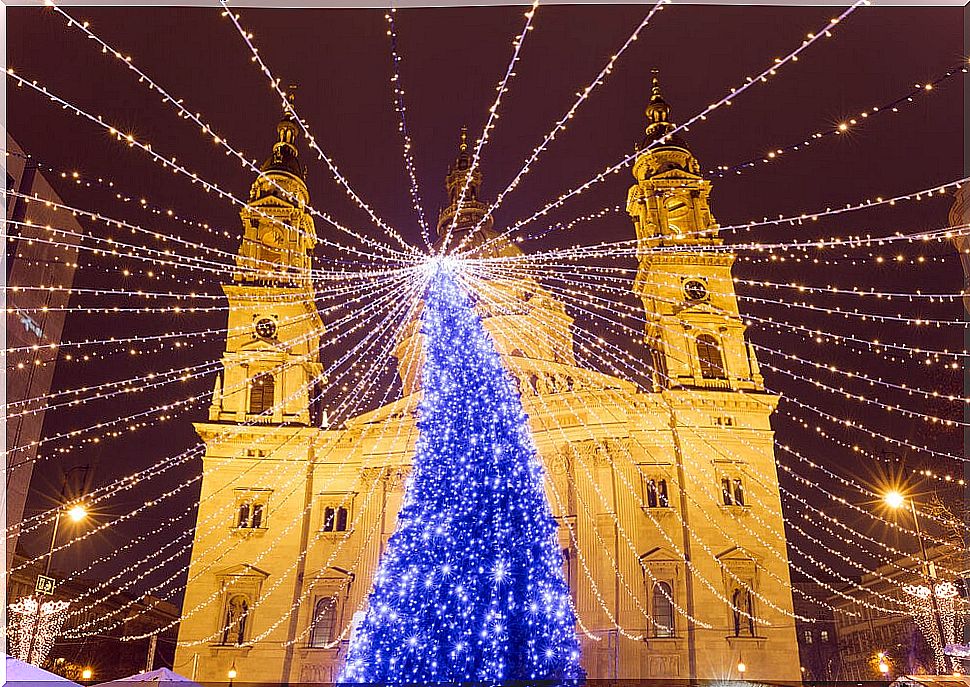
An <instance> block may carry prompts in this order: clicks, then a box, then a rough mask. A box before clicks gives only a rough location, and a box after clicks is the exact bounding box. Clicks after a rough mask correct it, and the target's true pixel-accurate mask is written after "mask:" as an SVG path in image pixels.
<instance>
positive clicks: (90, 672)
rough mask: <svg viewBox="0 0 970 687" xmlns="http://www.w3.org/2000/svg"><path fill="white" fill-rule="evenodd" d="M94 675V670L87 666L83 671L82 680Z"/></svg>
mask: <svg viewBox="0 0 970 687" xmlns="http://www.w3.org/2000/svg"><path fill="white" fill-rule="evenodd" d="M92 677H94V671H93V670H91V669H90V668H85V669H84V670H82V671H81V679H82V680H90V679H91V678H92Z"/></svg>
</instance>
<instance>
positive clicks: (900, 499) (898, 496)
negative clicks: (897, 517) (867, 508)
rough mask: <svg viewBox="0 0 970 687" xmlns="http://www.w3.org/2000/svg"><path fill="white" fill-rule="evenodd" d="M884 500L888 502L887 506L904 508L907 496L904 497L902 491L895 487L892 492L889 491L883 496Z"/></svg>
mask: <svg viewBox="0 0 970 687" xmlns="http://www.w3.org/2000/svg"><path fill="white" fill-rule="evenodd" d="M882 500H883V501H885V502H886V505H887V506H889V507H890V508H893V509H896V508H902V507H903V505H904V504H905V503H906V497H904V496H903V495H902V493H900V492H898V491H896V490H895V489H893V490H892V491H890V492H887V493H886V495H885V496H883V497H882Z"/></svg>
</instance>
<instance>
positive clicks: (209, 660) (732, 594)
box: [175, 85, 799, 682]
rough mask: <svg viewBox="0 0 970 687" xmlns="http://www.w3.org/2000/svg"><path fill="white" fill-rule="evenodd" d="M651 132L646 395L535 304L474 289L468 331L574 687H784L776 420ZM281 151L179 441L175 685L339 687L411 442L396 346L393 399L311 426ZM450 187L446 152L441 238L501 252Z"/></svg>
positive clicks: (283, 138)
mask: <svg viewBox="0 0 970 687" xmlns="http://www.w3.org/2000/svg"><path fill="white" fill-rule="evenodd" d="M647 117H648V127H647V140H646V142H645V144H650V146H651V147H650V149H649V150H646V145H644V148H643V149H644V152H642V153H641V154H640V155H639V156H638V158H637V160H636V163H635V165H634V167H633V173H634V176H635V184H634V185H633V187H632V188H631V189H630V193H629V196H628V210H629V213H630V215H631V217H632V218H633V223H634V227H635V230H636V236H637V239H638V242H639V250H638V253H639V272H638V277H637V279H636V286H635V288H636V292H637V294H638V295H639V296H640V298H641V299H642V301H643V305H644V308H645V310H646V313H647V319H648V321H649V325H648V330H647V332H646V336H647V338H648V340H649V341H650V342H651V347H652V350H653V356H652V358H653V359H652V361H651V362H650V363H648V364H650V365H651V367H652V369H653V384H652V385H651V386H650V388H639V387H638V386H637V385H636V384H634V383H633V382H631V381H627V380H624V379H620V378H617V377H614V376H609V375H606V374H602V373H600V372H596V371H593V370H589V369H585V368H583V367H582V366H580V365H579V364H577V360H576V358H575V355H574V348H573V346H574V341H573V338H574V335H573V331H572V329H571V325H572V319H571V317H570V316H569V314H568V313H567V310H566V307H565V305H564V304H563V303H562V302H560V301H559V300H557V299H556V297H555V296H554V295H553V294H552V293H551V292H550V291H548V290H547V289H544V288H543V287H542V286H541V285H540V284H539V283H537V282H535V281H528V280H523V281H493V282H489V283H488V284H486V285H485V286H484V293H483V295H484V297H483V298H482V300H481V302H480V306H479V307H480V309H481V314H482V316H483V318H484V323H485V326H486V327H487V328H488V330H489V331H490V332H491V333H492V334H493V336H494V339H495V342H496V345H497V347H498V349H499V351H500V353H501V354H502V356H503V358H504V360H505V361H506V363H507V365H508V367H509V370H510V371H511V372H512V373H513V374H514V375H515V376H516V378H517V379H518V380H519V388H520V391H521V396H522V402H523V405H524V407H525V410H526V412H527V413H528V415H529V418H530V423H531V426H532V430H533V435H534V439H535V443H536V445H537V447H538V449H539V452H540V454H541V457H542V459H543V461H544V464H545V466H546V469H547V475H548V480H547V491H548V495H549V499H550V503H551V505H552V509H553V512H554V513H555V515H556V516H557V520H558V521H559V523H560V532H559V537H560V541H561V545H562V549H563V562H564V566H565V570H566V574H567V576H568V579H569V583H570V586H571V588H572V590H573V595H574V599H575V603H576V606H577V610H578V615H579V617H580V618H581V620H582V623H583V624H584V626H585V628H586V629H587V630H588V631H589V634H591V635H593V636H595V637H597V638H598V641H594V640H593V639H590V638H589V636H588V635H587V634H586V633H584V632H581V634H580V636H581V637H582V638H583V649H584V657H583V662H584V665H585V667H586V670H587V672H588V675H589V677H590V678H612V677H618V678H667V679H670V678H688V677H690V676H692V675H694V676H697V677H701V678H721V677H730V676H734V677H737V666H738V663H739V662H741V661H743V663H744V664H745V665H746V666H747V672H746V676H747V677H749V678H753V679H758V678H772V679H797V678H798V677H799V664H798V647H797V644H796V639H795V629H794V619H793V617H792V615H793V613H792V596H791V589H790V582H789V574H788V560H787V554H786V543H785V536H784V523H783V518H782V511H781V503H780V497H779V489H778V483H777V476H776V473H775V463H774V455H773V434H772V431H771V427H770V424H769V418H770V416H771V413H772V411H773V410H774V408H775V404H776V402H777V398H776V397H775V396H772V395H770V394H768V393H766V392H765V391H764V386H763V383H762V378H761V375H760V373H759V371H758V365H757V361H756V359H755V355H754V352H753V350H752V349H751V347H750V346H749V345H748V344H747V343H746V341H745V338H744V331H745V327H744V324H743V322H742V320H741V317H740V316H739V313H738V306H737V301H736V298H735V295H734V288H733V284H732V280H731V266H732V263H733V255H732V254H731V253H730V252H728V251H726V250H722V249H720V246H721V242H720V239H719V238H718V235H717V231H718V230H717V225H716V223H715V220H714V218H713V216H712V215H711V211H710V207H709V205H708V194H709V193H710V190H711V184H710V182H708V181H706V180H704V179H703V178H702V177H701V175H700V172H699V169H700V167H699V164H698V162H697V160H696V159H695V158H694V156H693V154H692V153H691V152H690V150H689V149H688V147H687V146H686V144H685V143H684V142H683V141H682V140H681V139H680V138H678V137H676V136H672V135H671V131H672V130H673V128H674V126H673V124H671V123H670V122H669V108H668V107H667V105H666V103H665V102H664V101H663V99H662V98H661V96H660V92H659V88H657V87H656V85H655V87H654V92H653V95H652V97H651V101H650V105H649V107H648V108H647ZM278 134H279V136H278V142H277V143H276V145H275V147H274V152H273V155H272V156H271V157H270V158H269V159H268V160H267V161H266V163H265V164H264V165H263V167H262V170H263V172H262V174H261V175H260V177H259V178H258V179H257V181H256V182H255V183H254V185H253V188H252V193H251V197H250V198H251V200H250V203H251V207H250V208H249V209H246V210H244V211H243V212H242V219H243V229H244V234H243V239H242V247H241V249H240V252H239V257H238V259H237V263H238V265H239V271H238V273H237V274H236V276H235V278H234V280H233V283H232V284H228V285H226V286H225V292H226V295H227V297H228V299H229V303H230V315H229V337H228V342H227V346H226V353H225V355H224V357H223V364H224V371H223V373H222V375H221V377H220V379H219V380H218V381H217V383H216V393H215V395H214V399H213V404H212V407H211V409H210V415H209V421H208V422H204V423H198V424H197V425H196V428H197V430H198V432H199V434H200V436H201V437H202V438H203V439H204V440H205V442H206V445H207V450H206V456H205V461H204V469H205V478H204V480H203V484H202V494H201V498H200V506H199V513H198V529H197V531H196V535H195V536H196V540H195V545H194V549H193V554H192V561H191V565H190V569H189V582H188V585H187V589H186V594H185V606H184V611H183V620H182V623H181V626H180V635H179V641H180V646H179V649H178V655H177V656H176V662H175V664H176V666H178V667H179V669H180V670H181V671H182V672H184V673H186V674H190V675H191V676H192V677H193V678H194V679H197V680H200V681H202V680H204V681H220V680H225V679H226V675H227V671H228V670H229V669H230V667H233V666H234V667H235V669H236V671H237V672H236V674H237V676H238V677H237V679H238V680H240V681H245V682H264V681H265V682H276V681H279V680H289V681H292V682H330V681H333V680H334V679H335V677H336V675H337V672H338V671H339V668H340V665H341V661H342V658H343V656H344V655H345V653H346V642H347V638H348V637H349V634H350V632H351V631H352V621H353V619H354V615H355V612H358V611H359V609H360V608H361V606H362V604H363V603H365V602H366V598H367V594H368V591H369V587H370V584H371V576H372V574H373V572H374V570H375V567H376V565H377V563H378V560H379V558H380V555H381V552H382V550H383V549H384V547H385V545H386V542H387V539H388V537H389V536H390V535H391V533H392V532H393V530H394V520H395V514H396V512H397V510H398V508H399V506H400V503H401V498H402V493H403V487H404V481H405V477H406V475H407V471H408V462H409V460H410V458H411V456H412V452H413V447H414V443H415V439H416V438H417V429H416V425H415V420H416V418H415V411H416V407H417V401H418V398H419V395H420V375H419V370H420V358H421V355H420V335H419V334H417V327H416V324H414V323H412V324H411V326H410V328H408V329H407V330H406V331H405V332H404V333H403V335H401V336H400V337H399V339H398V341H397V347H396V349H395V355H396V357H397V359H398V363H399V371H400V376H401V379H402V381H403V388H404V393H403V395H402V397H401V398H400V399H398V400H396V401H393V402H391V403H389V404H388V405H384V406H383V407H379V408H377V409H376V410H372V411H370V412H366V413H364V414H362V415H360V416H358V417H355V418H353V419H351V420H348V421H347V422H345V423H342V424H341V425H340V426H335V427H327V426H326V424H325V421H324V419H323V417H322V415H323V414H322V413H319V412H316V411H315V409H314V407H313V403H311V398H313V396H314V394H313V389H314V385H317V384H319V383H320V379H319V375H320V374H321V360H320V356H319V353H318V343H319V339H320V336H321V333H322V329H323V326H322V324H321V320H320V317H319V315H318V314H317V312H316V310H315V309H314V307H313V305H312V304H313V296H314V292H313V287H312V285H311V282H310V279H309V278H308V274H307V269H308V267H309V264H310V258H309V256H310V251H311V249H312V248H313V243H314V230H313V222H312V220H311V218H310V215H309V214H308V213H307V211H306V209H305V204H306V203H307V200H308V199H307V195H308V194H307V190H306V185H305V183H304V176H305V169H304V167H303V166H302V164H301V162H300V160H299V156H298V153H297V148H296V146H295V143H296V129H295V127H294V126H293V124H292V123H291V122H290V121H288V120H287V119H284V121H283V122H282V123H281V124H280V125H279V128H278ZM469 165H470V155H469V152H468V150H467V145H466V143H465V141H464V138H463V140H462V144H461V146H460V150H459V154H458V157H457V159H456V161H455V163H454V164H453V165H452V167H451V168H450V169H449V173H448V176H447V180H446V181H447V189H448V193H449V205H448V207H446V208H445V209H444V210H443V211H442V212H441V215H440V218H439V224H438V229H439V235H442V234H447V233H448V227H449V226H453V227H454V232H453V233H454V236H453V238H452V241H451V243H450V244H449V245H455V244H456V243H458V242H461V241H465V242H466V245H477V246H479V247H480V248H481V247H483V246H484V244H485V242H486V241H487V240H488V239H490V238H491V239H495V238H496V237H498V235H499V232H497V231H496V230H494V229H493V227H492V224H491V219H490V218H489V219H483V218H484V217H485V213H486V210H487V205H486V204H485V203H483V202H482V201H481V196H480V191H481V181H482V178H481V175H480V173H479V172H478V171H476V172H475V173H474V174H473V175H472V177H471V182H470V186H469V189H468V195H467V199H466V202H464V203H462V204H461V205H460V210H459V204H458V202H457V201H458V195H459V194H460V188H461V184H463V183H464V178H465V177H466V175H467V170H468V168H469ZM281 189H282V190H281ZM456 214H457V217H456ZM269 217H272V218H276V219H278V220H281V221H282V224H283V225H284V226H285V229H284V230H283V231H280V230H279V229H278V228H277V227H276V225H275V224H274V223H273V222H272V221H270V219H269ZM479 224H480V225H481V226H477V225H479ZM476 226H477V228H476ZM489 245H490V249H489V250H491V251H492V252H493V253H502V254H506V255H514V254H516V253H518V249H517V248H515V247H513V246H512V245H511V244H508V243H503V242H500V241H496V242H494V243H491V244H489ZM341 352H342V351H340V350H330V349H329V348H328V347H326V346H325V347H324V348H323V349H322V354H323V356H325V357H326V358H327V359H335V358H337V357H338V356H339V355H340V354H341ZM242 423H246V424H242ZM304 552H305V553H304ZM618 573H619V574H618ZM578 631H579V630H578ZM188 666H192V668H191V669H190V668H189V667H188Z"/></svg>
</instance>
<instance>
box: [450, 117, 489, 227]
mask: <svg viewBox="0 0 970 687" xmlns="http://www.w3.org/2000/svg"><path fill="white" fill-rule="evenodd" d="M471 166H472V156H471V152H470V151H469V145H468V127H467V126H463V127H462V128H461V133H460V134H459V136H458V155H457V156H456V157H455V161H454V162H452V163H451V164H450V165H449V166H448V174H446V175H445V189H446V190H447V191H448V205H447V206H446V207H445V208H444V209H443V210H442V211H441V213H440V215H439V216H438V236H443V235H444V234H445V233H447V229H446V228H445V227H446V225H447V224H448V223H449V222H452V221H454V218H455V215H456V214H458V211H459V210H458V205H459V203H458V199H459V198H462V189H463V188H464V189H465V193H464V197H463V200H462V202H461V215H460V217H459V218H458V220H457V223H456V226H455V230H456V232H459V233H460V232H463V231H468V230H469V229H471V228H472V227H474V226H476V225H477V224H478V222H479V221H480V220H481V219H482V218H483V217H484V216H485V210H486V205H485V204H484V203H482V202H481V201H480V200H479V191H480V190H481V187H482V172H481V170H480V169H475V170H474V171H473V172H472V173H471V178H469V175H468V171H469V170H470V169H471ZM466 183H467V188H466ZM491 227H492V218H491V217H489V218H488V219H487V220H485V222H484V224H483V226H482V227H479V231H481V230H483V229H484V230H486V231H487V230H489V229H491Z"/></svg>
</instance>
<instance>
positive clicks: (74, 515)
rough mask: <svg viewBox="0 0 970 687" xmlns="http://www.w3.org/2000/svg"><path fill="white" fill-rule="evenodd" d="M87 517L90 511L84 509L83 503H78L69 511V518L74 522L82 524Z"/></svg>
mask: <svg viewBox="0 0 970 687" xmlns="http://www.w3.org/2000/svg"><path fill="white" fill-rule="evenodd" d="M87 516H88V509H87V508H85V507H84V504H83V503H76V504H74V505H73V506H71V507H70V508H68V509H67V517H69V518H70V519H71V521H72V522H81V521H82V520H84V518H86V517H87Z"/></svg>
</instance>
